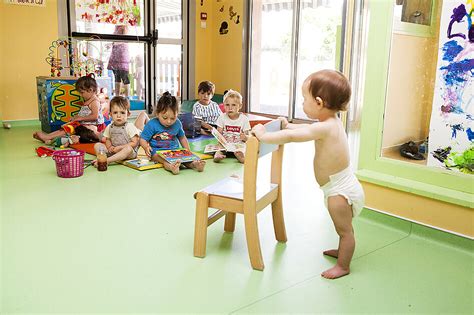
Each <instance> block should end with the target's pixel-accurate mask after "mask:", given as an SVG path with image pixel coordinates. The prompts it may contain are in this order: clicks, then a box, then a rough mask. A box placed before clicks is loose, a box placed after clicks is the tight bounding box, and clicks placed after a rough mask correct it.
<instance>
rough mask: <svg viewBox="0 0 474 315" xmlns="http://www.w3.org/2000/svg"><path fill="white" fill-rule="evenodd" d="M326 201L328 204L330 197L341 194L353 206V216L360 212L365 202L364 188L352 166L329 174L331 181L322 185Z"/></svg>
mask: <svg viewBox="0 0 474 315" xmlns="http://www.w3.org/2000/svg"><path fill="white" fill-rule="evenodd" d="M321 189H322V191H323V193H324V203H325V204H326V207H327V206H328V197H331V196H337V195H341V196H343V197H344V198H346V199H347V203H348V204H349V205H351V206H352V216H353V217H355V216H357V215H359V214H360V212H361V211H362V208H363V207H364V204H365V197H364V190H363V189H362V185H361V184H360V183H359V181H358V180H357V177H356V176H355V175H354V173H353V172H352V170H351V167H350V166H349V167H347V168H346V169H344V170H342V171H340V172H339V173H336V174H333V175H330V176H329V182H328V183H326V184H325V185H324V186H322V187H321Z"/></svg>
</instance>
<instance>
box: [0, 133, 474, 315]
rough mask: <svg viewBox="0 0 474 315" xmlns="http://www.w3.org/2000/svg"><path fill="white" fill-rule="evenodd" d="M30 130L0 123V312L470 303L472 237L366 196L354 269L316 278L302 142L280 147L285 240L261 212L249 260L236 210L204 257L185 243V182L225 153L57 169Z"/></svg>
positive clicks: (455, 308)
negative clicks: (200, 165)
mask: <svg viewBox="0 0 474 315" xmlns="http://www.w3.org/2000/svg"><path fill="white" fill-rule="evenodd" d="M34 129H35V127H33V126H23V127H20V126H14V127H13V128H12V129H11V130H4V129H0V165H1V166H0V178H1V182H0V185H1V186H0V198H1V202H0V206H1V209H0V211H1V216H0V218H1V282H0V283H1V288H0V292H1V308H0V313H1V314H8V313H134V314H136V313H221V314H229V313H237V314H240V313H378V314H379V313H438V314H443V313H459V314H473V312H474V309H473V300H474V293H473V284H474V270H473V268H474V266H473V265H474V254H473V241H471V240H467V239H463V238H459V237H455V236H451V235H448V234H446V233H442V232H438V231H435V230H432V229H428V228H425V227H422V226H419V225H415V224H411V223H409V222H406V221H402V220H399V219H395V218H391V217H388V216H385V215H382V214H378V213H375V212H372V211H369V210H367V209H365V210H364V211H363V212H362V215H361V216H360V217H358V218H357V219H355V220H354V226H355V231H356V239H357V241H356V242H357V243H356V244H357V245H356V246H357V248H356V252H355V256H354V260H353V262H352V273H351V274H350V275H349V276H347V277H344V278H341V279H338V280H335V281H331V280H326V279H323V278H321V277H320V273H321V271H323V270H325V269H327V268H329V267H330V266H331V265H333V264H334V260H333V259H331V258H327V257H323V256H322V254H321V252H322V251H323V250H324V249H328V248H332V247H335V246H336V244H337V237H336V234H335V232H334V229H333V227H332V223H331V220H330V218H329V215H328V213H327V211H326V210H325V209H324V205H323V202H322V194H321V192H320V191H319V189H318V188H317V186H316V183H315V181H314V177H313V176H312V169H311V158H312V157H311V154H310V153H308V154H302V153H303V152H311V150H312V148H311V145H308V144H297V145H295V144H293V145H288V146H287V147H286V152H285V162H284V185H283V189H284V209H285V219H286V228H287V233H288V242H287V243H286V244H278V243H277V242H276V241H275V239H274V236H273V231H272V226H271V215H270V211H268V210H267V211H263V212H262V213H261V214H260V216H259V220H260V225H259V228H260V235H261V245H262V250H263V257H264V261H265V266H266V268H265V271H263V272H259V271H254V270H252V269H251V267H250V264H249V260H248V256H247V249H246V244H245V235H244V233H243V222H242V218H240V217H238V220H237V227H236V231H235V233H234V234H226V233H223V230H222V223H221V224H215V225H213V226H212V227H211V228H210V229H209V233H208V247H207V257H206V258H204V259H199V258H195V257H193V254H192V250H193V230H194V199H193V197H192V196H193V193H194V192H195V191H196V190H199V189H200V188H202V187H204V186H206V185H207V184H210V183H212V182H214V181H216V180H218V179H220V178H222V177H224V176H226V175H228V174H232V173H236V172H240V170H241V166H240V165H239V164H238V163H236V161H235V160H231V159H229V160H227V161H225V162H224V163H223V164H219V165H217V164H214V163H212V162H208V164H207V167H206V170H205V172H204V173H197V172H194V171H192V170H185V171H183V172H182V173H181V174H180V175H178V176H173V175H171V174H170V173H168V172H166V171H164V170H163V169H159V170H150V171H144V172H139V171H135V170H133V169H131V168H127V167H125V166H120V165H117V166H110V167H109V170H108V171H107V172H104V173H99V172H97V171H96V170H95V169H93V168H88V169H86V170H85V174H84V176H82V177H80V178H77V179H62V178H58V177H57V176H56V174H55V165H54V162H53V161H52V160H51V159H49V158H39V157H37V156H36V154H35V152H34V150H33V149H34V147H35V146H38V145H39V142H37V141H36V140H34V139H33V138H31V134H32V132H33V130H34ZM264 164H265V168H267V166H268V160H265V161H264Z"/></svg>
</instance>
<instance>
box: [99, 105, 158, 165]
mask: <svg viewBox="0 0 474 315" xmlns="http://www.w3.org/2000/svg"><path fill="white" fill-rule="evenodd" d="M109 114H110V116H112V123H111V124H110V125H108V126H107V128H105V130H104V133H103V136H104V138H105V144H103V143H96V144H95V145H94V150H95V152H96V155H97V154H98V153H99V152H100V151H104V152H105V153H106V154H107V164H110V163H112V162H118V161H123V160H126V159H134V158H136V157H137V152H138V144H139V143H138V142H139V138H140V132H141V131H142V129H143V128H144V126H145V124H146V123H147V122H148V121H149V118H148V115H147V114H146V113H144V112H142V113H140V115H138V117H137V119H136V120H135V124H132V123H129V122H128V117H129V116H130V102H129V100H128V98H126V97H123V96H114V97H113V98H112V99H111V100H110V111H109ZM92 163H93V165H94V166H97V161H93V162H92Z"/></svg>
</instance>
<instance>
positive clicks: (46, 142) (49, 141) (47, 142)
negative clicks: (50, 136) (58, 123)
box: [44, 140, 53, 145]
mask: <svg viewBox="0 0 474 315" xmlns="http://www.w3.org/2000/svg"><path fill="white" fill-rule="evenodd" d="M44 143H45V144H47V145H50V144H51V143H53V140H46V141H45V142H44Z"/></svg>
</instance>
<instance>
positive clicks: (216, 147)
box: [204, 128, 245, 153]
mask: <svg viewBox="0 0 474 315" xmlns="http://www.w3.org/2000/svg"><path fill="white" fill-rule="evenodd" d="M211 133H212V135H213V136H214V137H215V138H216V139H217V141H218V142H219V143H218V144H208V145H206V148H205V149H204V153H211V152H217V151H227V152H236V151H242V152H245V143H243V142H229V141H227V139H226V138H225V137H224V136H223V135H222V134H221V133H220V132H219V131H217V129H216V128H212V131H211Z"/></svg>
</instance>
